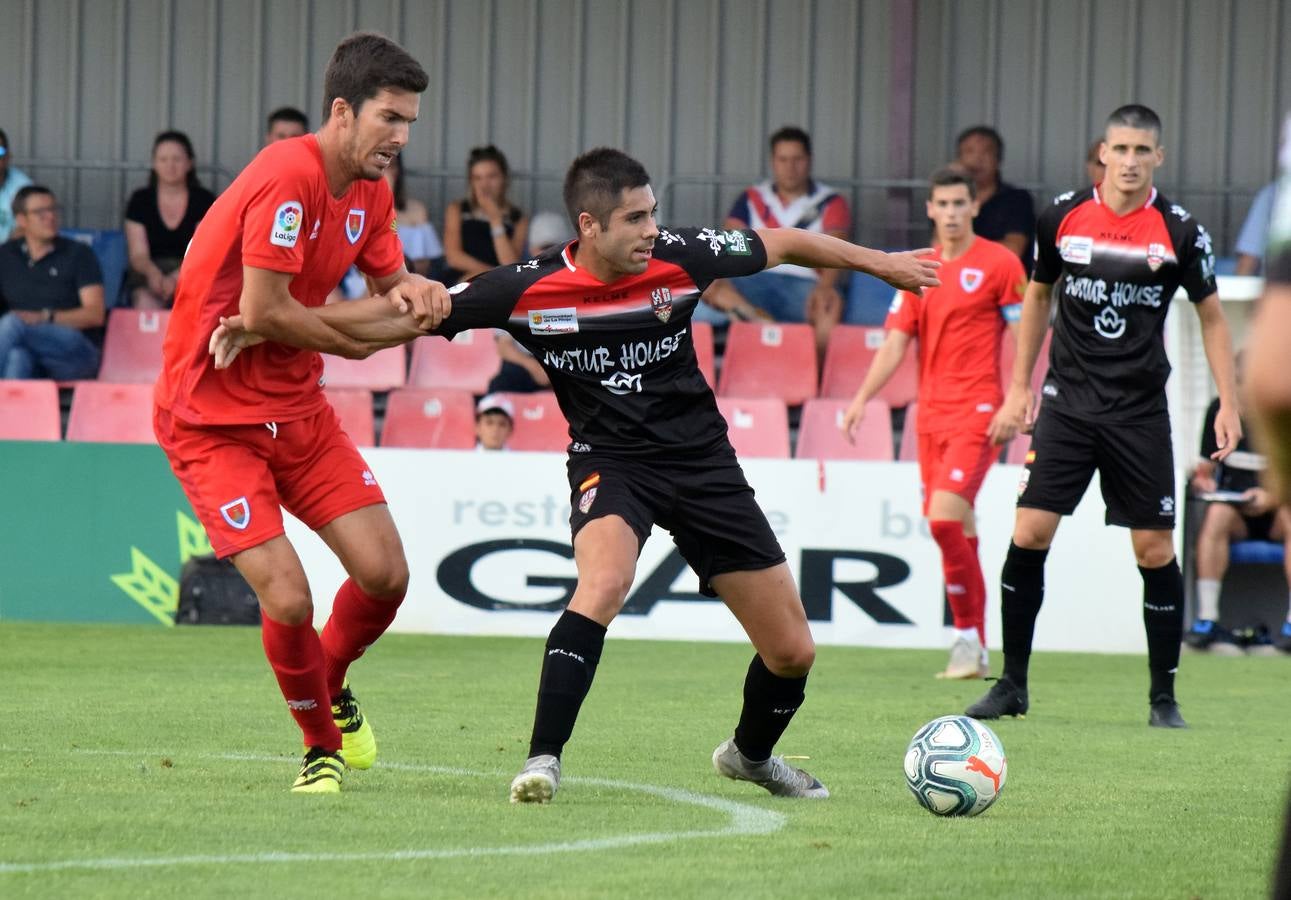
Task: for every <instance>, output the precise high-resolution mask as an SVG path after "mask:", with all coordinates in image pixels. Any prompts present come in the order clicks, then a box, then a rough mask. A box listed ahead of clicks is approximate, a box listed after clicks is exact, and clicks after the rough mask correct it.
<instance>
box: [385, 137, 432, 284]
mask: <svg viewBox="0 0 1291 900" xmlns="http://www.w3.org/2000/svg"><path fill="white" fill-rule="evenodd" d="M385 177H386V181H388V182H389V183H390V190H391V192H392V193H393V194H394V210H395V222H396V223H397V224H398V226H399V241H400V243H402V244H403V254H404V256H405V257H407V259H408V268H409V269H411V270H412V271H413V272H416V273H417V274H418V275H426V276H429V277H431V278H434V277H436V275H438V274H439V271H440V269H441V268H442V267H443V262H444V247H443V245H442V244H440V243H439V234H438V233H436V231H435V226H434V225H432V224H430V214H429V213H428V212H426V205H425V204H424V203H422V202H421V201H420V200H418V199H417V198H415V197H409V196H408V190H407V188H406V187H405V185H404V178H403V157H402V156H396V157H395V158H394V159H392V160H390V165H388V166H386V171H385Z"/></svg>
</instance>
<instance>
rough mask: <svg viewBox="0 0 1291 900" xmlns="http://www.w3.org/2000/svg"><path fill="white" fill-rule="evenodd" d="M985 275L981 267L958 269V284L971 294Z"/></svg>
mask: <svg viewBox="0 0 1291 900" xmlns="http://www.w3.org/2000/svg"><path fill="white" fill-rule="evenodd" d="M985 277H986V273H985V272H983V271H982V270H981V269H960V270H959V286H960V287H962V288H963V289H964V290H965V291H966V292H968V293H970V294H971V293H972V292H973V291H975V290H977V288H978V285H980V284H981V283H982V279H983V278H985Z"/></svg>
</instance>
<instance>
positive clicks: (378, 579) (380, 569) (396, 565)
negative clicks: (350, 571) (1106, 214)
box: [353, 555, 408, 598]
mask: <svg viewBox="0 0 1291 900" xmlns="http://www.w3.org/2000/svg"><path fill="white" fill-rule="evenodd" d="M353 578H354V583H355V584H357V585H358V587H359V590H361V591H362V592H363V593H365V594H367V595H368V596H369V597H378V598H380V597H403V595H404V594H406V593H408V562H407V560H405V559H404V558H403V556H402V555H399V556H398V557H396V558H395V559H390V560H385V561H384V562H383V563H382V564H381V565H374V566H368V567H366V569H365V570H364V571H362V572H358V573H356V574H355V575H354V576H353Z"/></svg>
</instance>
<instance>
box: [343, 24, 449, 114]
mask: <svg viewBox="0 0 1291 900" xmlns="http://www.w3.org/2000/svg"><path fill="white" fill-rule="evenodd" d="M428 84H430V77H429V76H428V75H426V70H425V69H423V68H422V67H421V63H419V62H417V60H415V59H413V58H412V56H411V55H410V54H409V53H408V51H407V50H405V49H403V48H402V47H400V46H399V45H398V44H396V43H395V42H394V41H392V40H390V39H389V38H388V37H386V36H385V35H381V34H377V33H376V32H373V31H360V32H357V33H355V34H352V35H350V36H349V37H347V38H346V39H345V40H343V41H341V42H340V43H339V44H337V45H336V50H335V51H333V53H332V59H331V61H329V62H328V64H327V71H326V72H325V73H324V74H323V121H324V122H326V121H327V120H328V119H329V118H331V116H332V101H333V100H335V99H336V98H337V97H340V98H341V99H342V100H344V101H345V102H346V103H348V104H349V105H350V108H351V109H353V110H354V112H355V114H357V113H358V111H359V107H360V106H362V105H363V103H364V101H366V100H371V99H372V98H373V97H375V96H376V95H377V94H378V93H380V92H381V91H382V90H386V89H395V90H400V91H411V92H412V93H414V94H420V93H421V92H422V91H424V90H426V85H428Z"/></svg>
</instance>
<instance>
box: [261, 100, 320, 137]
mask: <svg viewBox="0 0 1291 900" xmlns="http://www.w3.org/2000/svg"><path fill="white" fill-rule="evenodd" d="M306 134H309V116H307V115H305V114H304V113H303V112H301V111H300V110H298V109H296V107H294V106H280V107H278V108H277V109H275V110H274V111H273V112H271V113H269V120H268V121H267V122H266V123H265V132H264V142H265V146H268V145H269V144H272V143H275V142H277V141H285V140H286V139H287V138H294V137H302V136H304V135H306Z"/></svg>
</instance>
